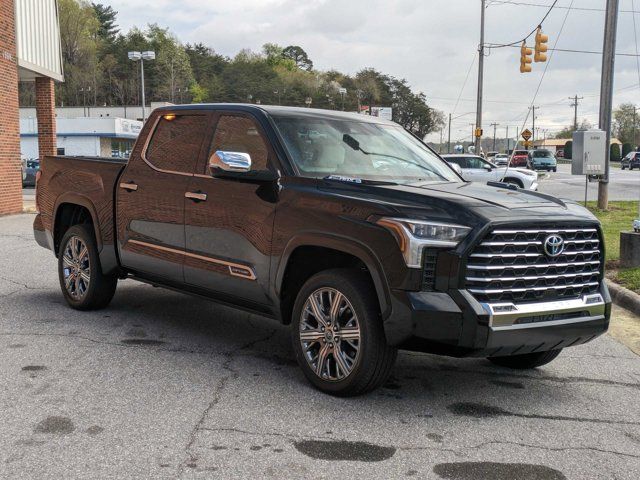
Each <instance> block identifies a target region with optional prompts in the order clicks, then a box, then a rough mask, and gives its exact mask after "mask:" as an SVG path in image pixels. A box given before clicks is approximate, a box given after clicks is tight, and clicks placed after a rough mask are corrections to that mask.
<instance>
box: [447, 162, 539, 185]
mask: <svg viewBox="0 0 640 480" xmlns="http://www.w3.org/2000/svg"><path fill="white" fill-rule="evenodd" d="M442 158H444V159H445V160H446V161H447V162H448V163H450V164H452V165H458V166H459V167H460V172H461V175H462V178H464V179H465V180H466V181H467V182H482V183H487V182H505V183H510V184H512V185H516V186H518V187H519V188H524V189H527V190H537V189H538V174H537V173H536V172H532V171H531V170H527V169H525V168H514V167H511V168H507V167H499V166H497V165H496V164H494V163H491V162H489V161H487V160H485V159H484V158H482V157H479V156H477V155H442Z"/></svg>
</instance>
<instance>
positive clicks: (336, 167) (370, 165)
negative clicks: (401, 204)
mask: <svg viewBox="0 0 640 480" xmlns="http://www.w3.org/2000/svg"><path fill="white" fill-rule="evenodd" d="M273 119H274V121H275V124H276V127H277V129H278V131H279V132H280V135H281V136H282V138H283V140H284V143H285V146H286V148H287V150H288V151H289V154H290V155H291V158H292V159H293V162H294V163H295V165H296V167H297V168H298V171H299V172H300V174H301V175H302V176H306V177H315V178H325V177H329V176H336V177H339V176H341V177H351V178H357V179H362V180H377V181H390V182H395V183H408V182H416V181H426V182H460V181H461V180H460V178H459V177H458V176H457V175H456V174H455V173H454V172H453V170H452V169H451V168H450V167H449V166H448V165H447V164H446V163H445V162H444V161H442V159H440V157H438V155H436V154H435V153H433V152H432V151H431V150H429V148H427V147H426V146H425V145H423V144H422V143H421V142H420V141H418V140H417V139H415V138H414V137H413V136H411V134H409V133H408V132H406V131H405V130H404V129H403V128H402V127H400V126H396V125H384V124H375V123H369V122H360V121H357V120H335V119H329V118H317V117H315V118H313V117H291V116H274V117H273Z"/></svg>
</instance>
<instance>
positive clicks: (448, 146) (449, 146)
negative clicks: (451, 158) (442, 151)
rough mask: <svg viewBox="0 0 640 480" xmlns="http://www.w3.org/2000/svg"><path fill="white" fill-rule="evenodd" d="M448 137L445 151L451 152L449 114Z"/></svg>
mask: <svg viewBox="0 0 640 480" xmlns="http://www.w3.org/2000/svg"><path fill="white" fill-rule="evenodd" d="M448 133H449V138H448V139H447V153H451V114H449V130H448Z"/></svg>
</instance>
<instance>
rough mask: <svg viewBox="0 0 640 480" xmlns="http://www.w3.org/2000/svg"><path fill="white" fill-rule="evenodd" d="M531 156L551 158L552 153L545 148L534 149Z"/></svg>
mask: <svg viewBox="0 0 640 480" xmlns="http://www.w3.org/2000/svg"><path fill="white" fill-rule="evenodd" d="M533 158H553V155H551V152H549V151H547V150H534V151H533Z"/></svg>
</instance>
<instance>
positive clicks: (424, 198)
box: [319, 181, 594, 221]
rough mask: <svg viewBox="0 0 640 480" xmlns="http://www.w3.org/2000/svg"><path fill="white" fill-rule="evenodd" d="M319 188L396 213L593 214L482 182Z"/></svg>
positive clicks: (501, 216)
mask: <svg viewBox="0 0 640 480" xmlns="http://www.w3.org/2000/svg"><path fill="white" fill-rule="evenodd" d="M319 188H320V189H321V190H322V191H324V192H326V193H331V194H336V195H343V196H348V197H351V198H352V199H354V200H360V201H364V202H367V203H374V204H376V205H378V206H379V209H380V210H381V211H388V209H392V210H393V211H395V212H396V213H397V214H405V213H418V212H420V211H422V212H429V215H436V216H441V217H443V218H444V217H450V218H459V217H475V218H478V217H481V218H484V219H485V221H487V220H488V221H491V220H498V219H502V220H507V219H510V218H513V219H522V220H526V219H533V218H537V219H543V220H544V219H550V218H552V217H555V218H556V219H560V220H564V219H569V218H573V219H580V220H593V219H594V217H593V215H592V214H591V213H590V212H589V211H588V210H586V209H584V208H583V207H581V206H579V205H577V204H574V203H573V202H569V201H567V202H563V201H561V200H559V199H557V198H555V197H552V196H551V195H545V194H542V193H538V192H532V191H530V190H524V189H517V190H512V189H511V188H505V187H498V186H490V185H485V184H481V183H468V182H465V183H438V184H433V183H422V184H419V183H416V184H411V185H369V184H364V183H363V184H350V183H342V182H333V181H332V182H326V181H320V183H319Z"/></svg>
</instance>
